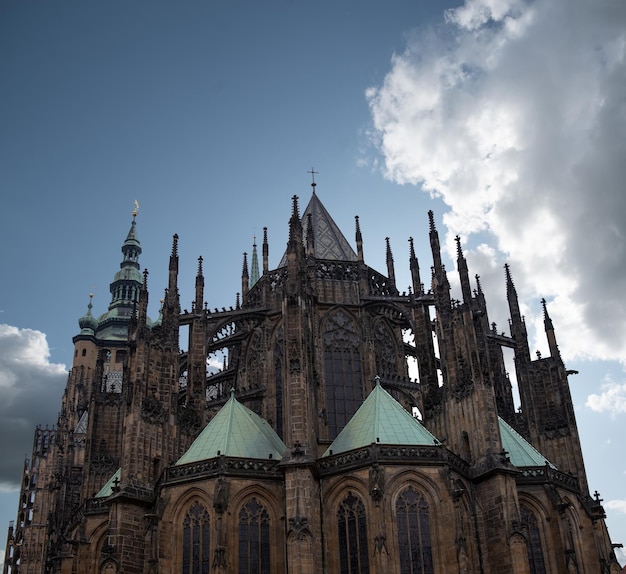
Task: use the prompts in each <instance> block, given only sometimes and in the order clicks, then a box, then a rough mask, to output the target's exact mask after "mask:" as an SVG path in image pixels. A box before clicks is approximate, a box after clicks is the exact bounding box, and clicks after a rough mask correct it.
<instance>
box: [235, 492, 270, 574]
mask: <svg viewBox="0 0 626 574" xmlns="http://www.w3.org/2000/svg"><path fill="white" fill-rule="evenodd" d="M269 572H270V517H269V514H268V512H267V510H266V509H265V507H264V506H263V505H261V504H260V503H259V501H258V500H257V499H256V498H252V499H251V500H250V501H249V502H248V503H247V504H246V505H245V506H244V507H242V509H241V510H240V511H239V574H269Z"/></svg>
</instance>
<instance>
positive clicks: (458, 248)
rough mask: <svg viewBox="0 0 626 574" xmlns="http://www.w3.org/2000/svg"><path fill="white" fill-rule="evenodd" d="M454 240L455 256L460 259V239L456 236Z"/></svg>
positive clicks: (461, 255) (461, 251) (461, 252)
mask: <svg viewBox="0 0 626 574" xmlns="http://www.w3.org/2000/svg"><path fill="white" fill-rule="evenodd" d="M454 240H455V241H456V256H457V257H458V258H459V259H460V258H461V257H463V249H462V248H461V238H460V237H459V236H458V235H457V236H456V237H455V238H454Z"/></svg>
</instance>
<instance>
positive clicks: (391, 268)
mask: <svg viewBox="0 0 626 574" xmlns="http://www.w3.org/2000/svg"><path fill="white" fill-rule="evenodd" d="M385 244H386V245H387V275H388V277H389V283H390V286H391V287H394V288H395V286H396V271H395V269H394V266H393V254H392V253H391V245H390V243H389V237H385Z"/></svg>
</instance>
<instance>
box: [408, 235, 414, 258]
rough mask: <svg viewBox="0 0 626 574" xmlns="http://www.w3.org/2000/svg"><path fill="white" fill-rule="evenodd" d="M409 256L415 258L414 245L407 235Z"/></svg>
mask: <svg viewBox="0 0 626 574" xmlns="http://www.w3.org/2000/svg"><path fill="white" fill-rule="evenodd" d="M409 257H410V258H411V259H415V246H414V245H413V238H412V237H409Z"/></svg>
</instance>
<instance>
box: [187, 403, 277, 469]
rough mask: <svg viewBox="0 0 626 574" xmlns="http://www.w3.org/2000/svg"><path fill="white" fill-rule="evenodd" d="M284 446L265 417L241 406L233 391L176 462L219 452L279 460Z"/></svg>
mask: <svg viewBox="0 0 626 574" xmlns="http://www.w3.org/2000/svg"><path fill="white" fill-rule="evenodd" d="M286 449H287V447H286V446H285V443H283V441H282V440H280V437H279V436H278V435H277V434H276V432H275V431H274V429H273V428H272V427H271V426H270V425H269V424H268V423H267V421H265V420H263V419H262V418H261V417H260V416H259V415H257V414H256V413H253V412H252V411H251V410H250V409H249V408H247V407H244V406H243V405H242V404H241V403H240V402H238V401H237V400H236V399H235V395H234V393H233V394H232V395H231V397H230V399H228V401H227V402H226V404H225V405H224V406H223V407H222V408H221V409H220V410H219V412H218V413H217V414H216V415H215V416H214V417H213V419H211V422H210V423H209V424H208V425H207V426H206V427H204V430H203V431H202V432H201V433H200V435H199V436H198V438H197V439H196V440H195V441H193V444H192V445H191V446H190V447H189V450H188V451H187V452H186V453H185V454H184V455H183V456H181V457H180V459H179V460H178V462H177V463H176V464H177V465H178V464H187V463H189V462H198V461H201V460H207V459H209V458H215V457H216V456H220V455H224V456H234V457H239V458H273V459H275V460H280V459H281V458H282V457H283V453H284V452H285V450H286Z"/></svg>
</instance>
